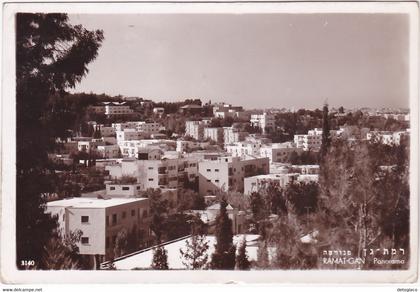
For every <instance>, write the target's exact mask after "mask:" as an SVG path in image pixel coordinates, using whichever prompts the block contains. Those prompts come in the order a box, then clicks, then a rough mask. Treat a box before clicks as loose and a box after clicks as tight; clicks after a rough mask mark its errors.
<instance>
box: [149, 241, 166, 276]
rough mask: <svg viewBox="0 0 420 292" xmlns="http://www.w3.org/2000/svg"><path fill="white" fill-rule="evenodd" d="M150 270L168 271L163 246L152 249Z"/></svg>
mask: <svg viewBox="0 0 420 292" xmlns="http://www.w3.org/2000/svg"><path fill="white" fill-rule="evenodd" d="M151 268H152V269H154V270H168V269H169V266H168V254H167V251H166V249H165V248H164V247H163V246H158V247H156V248H155V249H153V260H152V266H151Z"/></svg>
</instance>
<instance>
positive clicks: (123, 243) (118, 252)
mask: <svg viewBox="0 0 420 292" xmlns="http://www.w3.org/2000/svg"><path fill="white" fill-rule="evenodd" d="M127 251H128V234H127V230H126V229H125V228H123V229H121V230H120V231H119V232H118V234H117V237H116V239H115V247H114V258H118V257H120V256H122V255H125V254H126V253H127Z"/></svg>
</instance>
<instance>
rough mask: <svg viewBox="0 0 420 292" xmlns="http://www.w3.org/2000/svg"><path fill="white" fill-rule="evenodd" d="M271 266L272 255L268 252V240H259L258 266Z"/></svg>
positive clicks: (264, 267)
mask: <svg viewBox="0 0 420 292" xmlns="http://www.w3.org/2000/svg"><path fill="white" fill-rule="evenodd" d="M269 266H270V257H269V254H268V244H267V241H266V240H260V241H259V242H258V249H257V267H258V268H259V269H267V268H268V267H269Z"/></svg>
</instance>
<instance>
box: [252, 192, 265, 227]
mask: <svg viewBox="0 0 420 292" xmlns="http://www.w3.org/2000/svg"><path fill="white" fill-rule="evenodd" d="M250 207H251V211H252V216H253V219H254V220H255V221H259V220H261V219H264V218H265V217H267V216H268V212H267V211H268V210H267V207H266V204H265V200H264V198H263V197H262V195H261V193H260V192H253V193H251V202H250Z"/></svg>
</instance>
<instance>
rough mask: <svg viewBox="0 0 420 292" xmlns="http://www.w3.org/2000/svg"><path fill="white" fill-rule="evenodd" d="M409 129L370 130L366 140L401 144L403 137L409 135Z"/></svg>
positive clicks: (386, 143)
mask: <svg viewBox="0 0 420 292" xmlns="http://www.w3.org/2000/svg"><path fill="white" fill-rule="evenodd" d="M408 135H409V133H408V132H407V131H399V132H388V131H370V132H368V133H367V134H366V140H368V141H375V142H380V143H382V144H385V145H390V146H392V145H400V143H401V139H402V138H403V137H405V136H408Z"/></svg>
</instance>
